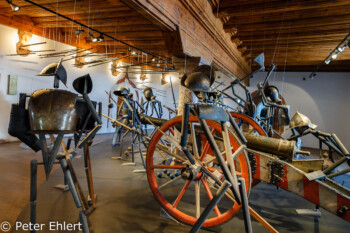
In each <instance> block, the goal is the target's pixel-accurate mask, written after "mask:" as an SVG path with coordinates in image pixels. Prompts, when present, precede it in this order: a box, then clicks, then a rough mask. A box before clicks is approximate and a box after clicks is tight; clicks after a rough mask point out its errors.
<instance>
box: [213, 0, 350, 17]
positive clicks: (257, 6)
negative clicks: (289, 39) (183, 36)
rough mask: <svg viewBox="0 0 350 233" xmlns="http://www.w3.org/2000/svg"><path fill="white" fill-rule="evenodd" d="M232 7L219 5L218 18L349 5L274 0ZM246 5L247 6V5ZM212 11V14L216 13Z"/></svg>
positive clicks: (320, 0)
mask: <svg viewBox="0 0 350 233" xmlns="http://www.w3.org/2000/svg"><path fill="white" fill-rule="evenodd" d="M231 2H232V5H228V6H225V5H224V4H225V3H223V4H220V5H219V17H226V16H243V15H254V14H262V13H265V14H268V13H278V12H286V11H296V10H306V9H309V10H312V9H315V8H320V7H331V6H343V5H346V4H349V1H347V0H338V1H329V0H313V1H305V0H293V1H281V0H275V1H271V2H266V3H265V2H259V3H250V2H249V1H245V3H242V4H235V1H231ZM247 3H248V4H247ZM216 11H217V9H214V10H213V12H216Z"/></svg>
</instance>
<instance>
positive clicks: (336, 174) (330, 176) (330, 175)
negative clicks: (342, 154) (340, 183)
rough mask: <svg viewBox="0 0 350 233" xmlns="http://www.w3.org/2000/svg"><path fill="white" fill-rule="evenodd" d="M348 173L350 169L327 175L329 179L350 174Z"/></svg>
mask: <svg viewBox="0 0 350 233" xmlns="http://www.w3.org/2000/svg"><path fill="white" fill-rule="evenodd" d="M348 172H350V168H348V169H344V170H342V171H339V172H334V173H331V174H329V175H327V178H332V177H335V176H340V175H343V174H345V173H348Z"/></svg>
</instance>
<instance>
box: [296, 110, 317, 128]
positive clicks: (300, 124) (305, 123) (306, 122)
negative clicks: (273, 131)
mask: <svg viewBox="0 0 350 233" xmlns="http://www.w3.org/2000/svg"><path fill="white" fill-rule="evenodd" d="M316 127H317V125H315V124H312V123H311V121H310V119H309V118H308V117H307V116H305V115H304V114H301V113H300V112H296V113H295V114H294V116H293V117H292V119H291V120H290V123H289V128H291V129H296V130H298V131H300V130H299V129H303V130H305V129H309V128H310V129H315V128H316Z"/></svg>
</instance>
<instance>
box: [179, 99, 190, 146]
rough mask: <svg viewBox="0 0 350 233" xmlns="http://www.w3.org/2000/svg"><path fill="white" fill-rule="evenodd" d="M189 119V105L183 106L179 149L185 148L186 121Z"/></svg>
mask: <svg viewBox="0 0 350 233" xmlns="http://www.w3.org/2000/svg"><path fill="white" fill-rule="evenodd" d="M189 117H190V105H189V104H187V103H186V104H185V106H184V114H183V117H182V125H181V141H180V145H181V147H185V146H186V145H187V135H188V121H189Z"/></svg>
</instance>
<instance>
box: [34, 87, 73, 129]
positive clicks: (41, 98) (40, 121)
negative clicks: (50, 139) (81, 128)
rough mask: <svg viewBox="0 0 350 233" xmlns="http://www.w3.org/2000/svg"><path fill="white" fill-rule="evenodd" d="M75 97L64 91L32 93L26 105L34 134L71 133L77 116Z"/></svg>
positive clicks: (49, 90)
mask: <svg viewBox="0 0 350 233" xmlns="http://www.w3.org/2000/svg"><path fill="white" fill-rule="evenodd" d="M76 100H77V95H76V94H74V93H72V92H69V91H65V90H57V89H55V90H52V89H42V90H37V91H35V92H33V94H32V95H31V97H30V99H29V103H28V112H29V121H30V127H31V130H32V131H33V132H34V133H54V134H56V133H72V132H74V130H75V128H76V125H77V121H78V114H77V112H76V108H75V104H76Z"/></svg>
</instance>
